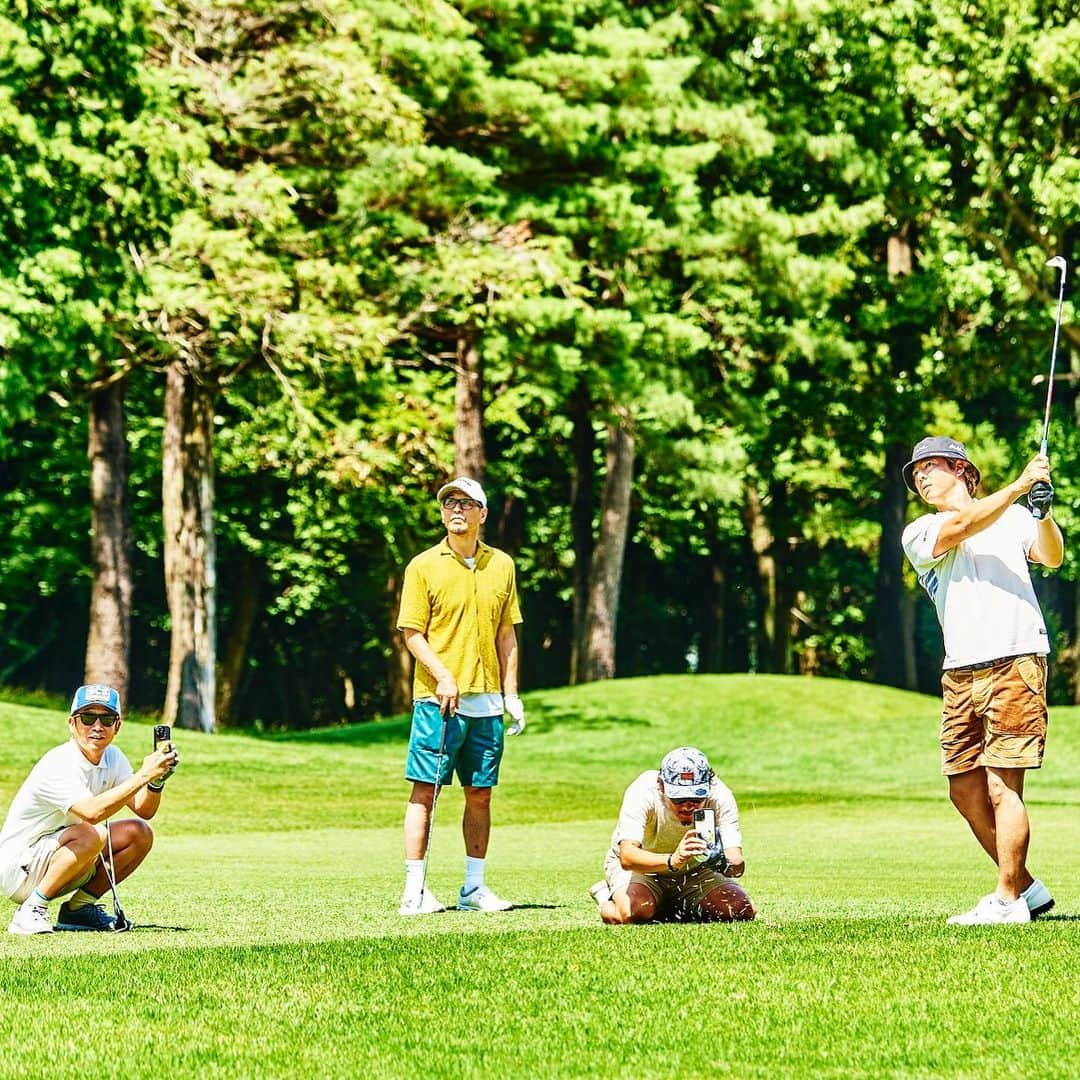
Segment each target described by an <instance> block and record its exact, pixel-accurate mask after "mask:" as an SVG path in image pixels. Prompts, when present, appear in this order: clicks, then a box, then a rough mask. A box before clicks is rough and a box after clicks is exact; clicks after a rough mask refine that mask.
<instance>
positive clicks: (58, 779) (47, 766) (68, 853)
mask: <svg viewBox="0 0 1080 1080" xmlns="http://www.w3.org/2000/svg"><path fill="white" fill-rule="evenodd" d="M120 724H121V720H120V695H119V694H118V693H117V692H116V691H115V690H114V689H113V688H112V687H110V686H102V685H100V684H92V685H89V686H80V687H79V689H78V690H77V691H76V692H75V697H74V699H73V700H72V702H71V714H70V716H69V717H68V730H69V731H70V732H71V738H70V740H69V741H68V742H66V743H64V744H62V745H61V746H57V747H54V748H53V749H52V750H50V751H49V752H48V753H47V754H46V755H45V756H44V757H43V758H42V759H41V760H40V761H39V762H38V763H37V764H36V765H35V766H34V768H33V769H32V770H31V771H30V775H29V776H28V777H27V778H26V781H25V782H24V783H23V785H22V787H21V788H19V790H18V792H17V793H16V795H15V798H14V800H13V802H12V804H11V809H10V810H9V811H8V815H7V820H6V821H5V822H4V828H3V830H2V831H0V888H2V889H3V892H4V893H5V894H6V895H7V896H9V897H10V898H11V899H12V900H13V901H14V902H15V903H16V904H18V905H19V906H18V907H17V908H16V909H15V914H14V916H13V917H12V919H11V924H10V925H9V926H8V931H9V932H10V933H12V934H47V933H51V932H52V930H53V925H52V923H51V922H50V921H49V914H48V905H49V902H50V901H52V900H54V899H56V898H57V897H60V896H68V899H67V901H66V902H65V903H64V904H62V905H61V907H60V911H59V917H58V919H57V923H56V929H58V930H120V929H127V928H128V926H129V925H130V924H128V923H127V922H126V920H123V919H122V915H121V916H120V918H116V917H114V916H111V915H108V914H106V912H105V910H104V908H103V907H102V906H101V897H102V896H103V895H104V893H105V892H106V890H107V889H109V888H112V889H113V902H114V905H115V903H116V892H115V886H116V882H117V881H123V880H124V879H125V878H126V877H129V876H130V875H131V874H132V873H133V872H134V871H135V870H136V869H137V868H138V866H139V864H140V863H141V862H142V861H143V859H145V858H146V856H147V855H148V854H149V852H150V847H151V845H152V844H153V842H154V835H153V833H152V832H151V830H150V826H149V825H147V824H146V822H147V821H149V820H150V818H152V817H153V816H154V815H155V814H156V813H157V810H158V807H159V806H160V805H161V791H162V788H163V787H164V784H165V780H166V779H167V778H168V777H169V776H170V775H171V774H172V772H173V770H174V769H175V768H176V766H177V763H178V760H179V759H178V757H177V753H176V750H175V749H173V747H172V746H171V744H170V745H169V746H168V747H167V748H164V747H163V748H162V749H159V750H155V751H154V752H153V753H151V754H148V755H147V756H146V757H145V758H144V759H143V762H142V765H141V766H140V768H139V771H138V772H133V771H132V768H131V765H130V764H129V763H128V760H127V758H126V757H125V756H124V754H123V753H122V752H121V751H120V749H119V748H118V747H115V746H113V745H112V742H113V739H115V738H116V733H117V732H118V731H119V730H120ZM123 807H127V808H128V809H130V810H132V811H133V812H134V813H135V814H136V815H137V817H135V818H124V819H122V820H120V821H116V822H111V823H110V822H109V818H111V817H112V816H113V815H114V814H116V813H117V812H118V811H119V810H121V809H122V808H123ZM68 894H70V895H68Z"/></svg>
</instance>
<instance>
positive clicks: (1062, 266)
mask: <svg viewBox="0 0 1080 1080" xmlns="http://www.w3.org/2000/svg"><path fill="white" fill-rule="evenodd" d="M1046 265H1047V266H1053V267H1055V268H1056V269H1058V270H1060V271H1061V283H1060V285H1059V286H1058V302H1057V316H1056V317H1055V319H1054V343H1053V345H1052V346H1051V347H1050V378H1049V379H1048V380H1047V384H1046V413H1045V415H1044V416H1043V430H1042V442H1041V443H1040V444H1039V453H1040V454H1042V455H1043V457H1045V456H1046V448H1047V436H1048V434H1049V432H1050V405H1051V403H1052V402H1053V400H1054V368H1055V367H1056V365H1057V347H1058V337H1059V335H1060V333H1061V305H1062V302H1063V301H1064V299H1065V272H1066V263H1065V260H1064V259H1063V258H1062V257H1061V256H1060V255H1059V256H1057V257H1055V258H1053V259H1050V260H1049V261H1048V262H1047V264H1046Z"/></svg>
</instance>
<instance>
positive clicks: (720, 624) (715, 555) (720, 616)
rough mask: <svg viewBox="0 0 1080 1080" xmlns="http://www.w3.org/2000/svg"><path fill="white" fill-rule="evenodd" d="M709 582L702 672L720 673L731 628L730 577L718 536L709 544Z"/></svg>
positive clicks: (702, 642)
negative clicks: (727, 602)
mask: <svg viewBox="0 0 1080 1080" xmlns="http://www.w3.org/2000/svg"><path fill="white" fill-rule="evenodd" d="M708 570H709V581H708V589H707V591H706V595H705V603H704V626H703V629H702V634H701V652H700V655H699V656H698V671H700V672H703V673H704V672H709V673H717V672H721V671H724V670H725V667H724V665H725V661H726V655H725V653H726V650H725V647H724V643H725V638H726V635H727V629H726V624H725V614H726V609H725V593H726V590H727V577H726V574H725V572H724V562H723V557H722V555H721V552H720V542H719V540H718V539H717V538H716V537H713V538H712V541H711V542H710V544H709V564H708Z"/></svg>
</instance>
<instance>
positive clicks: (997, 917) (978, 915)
mask: <svg viewBox="0 0 1080 1080" xmlns="http://www.w3.org/2000/svg"><path fill="white" fill-rule="evenodd" d="M946 921H947V922H948V924H949V925H950V926H997V925H1000V924H1004V923H1027V922H1031V912H1030V911H1028V906H1027V904H1026V903H1025V901H1024V898H1023V897H1020V898H1018V899H1016V900H1001V899H999V898H998V896H997V894H996V893H990V895H989V896H984V897H983V898H982V899H981V900H980V901H979V902H978V903H977V904H976V905H975V906H974V907H973V908H972V909H971V910H970V911H965V912H964V913H963V914H962V915H950V916H949V918H948V919H947V920H946Z"/></svg>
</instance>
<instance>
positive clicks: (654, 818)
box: [608, 769, 742, 860]
mask: <svg viewBox="0 0 1080 1080" xmlns="http://www.w3.org/2000/svg"><path fill="white" fill-rule="evenodd" d="M659 775H660V774H659V773H658V772H657V771H656V769H651V770H650V771H648V772H643V773H642V774H641V775H640V776H639V777H638V778H637V779H636V780H635V781H634V782H633V783H632V784H631V785H630V786H629V787H628V788H627V789H626V794H625V795H623V801H622V809H621V810H620V811H619V821H618V824H617V825H616V826H615V831H614V832H613V833H612V834H611V850H610V851H609V852H608V860H610V859H612V858H614V859H616V860H618V858H619V845H620V844H621V843H622V842H623V841H624V840H630V841H633V842H635V843H638V844H640V845H641V846H642V847H643V848H644V849H645V850H646V851H653V852H658V853H659V854H661V855H668V854H670V853H671V852H673V851H674V850H675V849H676V848H677V847H678V846H679V842H680V841H681V840H682V838H683V836H685V835H686V833H687V832H688V831H689V830H690V829H691V828H692V827H693V826H689V825H683V823H682V822H681V821H679V819H678V818H677V817H676V816H675V815H674V814H673V813H671V812H670V811H669V810H668V808H667V805H666V804H665V802H664V799H663V797H662V796H661V794H660V787H659V785H658V782H657V781H658V777H659ZM703 805H704V806H711V807H712V808H713V810H715V811H716V826H717V828H718V829H719V831H720V840H721V842H722V843H723V845H724V848H725V849H728V848H741V847H742V833H741V832H740V831H739V808H738V806H737V805H736V804H735V796H734V795H732V793H731V789H730V788H729V787H728V786H727V785H726V784H725V783H723V782H722V781H721V780H719V779H717V778H716V777H713V781H712V783H711V784H710V785H709V797H708V798H707V799H706V800H705V802H704V804H703Z"/></svg>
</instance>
